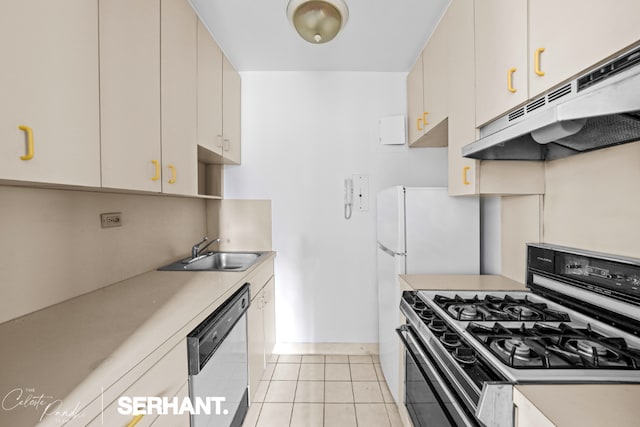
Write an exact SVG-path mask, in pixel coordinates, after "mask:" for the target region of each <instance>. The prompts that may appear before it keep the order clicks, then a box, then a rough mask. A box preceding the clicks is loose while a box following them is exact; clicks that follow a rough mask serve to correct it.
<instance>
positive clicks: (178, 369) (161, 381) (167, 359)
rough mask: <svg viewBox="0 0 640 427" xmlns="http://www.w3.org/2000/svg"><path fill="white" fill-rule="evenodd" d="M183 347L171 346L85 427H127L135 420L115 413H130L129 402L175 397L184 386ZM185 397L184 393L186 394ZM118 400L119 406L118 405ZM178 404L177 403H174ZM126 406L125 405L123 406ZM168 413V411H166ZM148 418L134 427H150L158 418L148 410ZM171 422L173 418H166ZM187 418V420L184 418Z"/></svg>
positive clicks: (185, 362) (142, 419) (139, 421)
mask: <svg viewBox="0 0 640 427" xmlns="http://www.w3.org/2000/svg"><path fill="white" fill-rule="evenodd" d="M187 379H188V372H187V344H186V342H185V341H180V343H179V344H178V345H177V346H175V347H174V348H173V349H171V351H169V353H167V354H166V355H165V356H164V357H163V358H162V359H160V360H159V361H158V362H157V363H156V364H155V365H153V366H152V367H151V368H150V369H149V370H148V371H147V372H145V373H144V374H143V375H142V376H141V377H140V378H139V379H138V380H137V381H136V382H135V383H134V384H132V385H131V387H129V388H128V389H127V390H126V391H125V392H124V393H122V394H121V395H120V397H119V398H118V399H116V400H115V401H114V402H111V403H109V404H108V405H107V406H106V407H105V408H104V410H103V411H102V412H101V413H100V415H98V416H97V417H96V418H95V419H94V420H93V421H91V422H90V423H89V424H88V425H89V426H105V425H108V426H114V427H119V426H122V427H128V426H130V425H132V424H131V423H132V422H133V421H134V420H135V419H137V418H136V416H135V415H132V414H130V413H128V414H120V413H119V412H118V409H121V410H129V411H130V410H131V408H132V407H135V405H132V400H131V399H133V398H135V397H143V398H149V397H160V398H163V397H166V398H168V399H171V398H173V397H174V396H176V393H178V392H179V391H180V390H182V389H181V387H184V386H185V385H186V383H187ZM187 393H188V392H187ZM120 398H122V399H123V400H122V405H121V404H120V403H119V400H120ZM178 401H179V402H182V400H181V399H179V400H178ZM125 403H126V405H125ZM169 411H172V410H171V409H169ZM151 412H153V413H150V414H148V415H143V416H142V417H141V418H139V419H138V422H137V423H136V424H135V426H136V427H144V426H150V425H151V424H152V423H153V422H154V421H155V420H156V418H158V411H157V409H152V410H151ZM167 418H173V417H167ZM187 418H188V417H187Z"/></svg>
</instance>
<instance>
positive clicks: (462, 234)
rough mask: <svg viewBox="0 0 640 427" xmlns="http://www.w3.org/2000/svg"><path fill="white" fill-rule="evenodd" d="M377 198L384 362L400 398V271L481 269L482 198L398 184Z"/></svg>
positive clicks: (380, 329)
mask: <svg viewBox="0 0 640 427" xmlns="http://www.w3.org/2000/svg"><path fill="white" fill-rule="evenodd" d="M376 204H377V218H376V221H377V241H378V338H379V343H380V364H381V367H382V371H383V373H384V376H385V379H386V381H387V384H388V385H389V389H390V391H391V394H393V397H394V399H395V400H396V402H398V390H399V384H400V381H401V379H400V373H399V366H400V354H401V350H400V348H401V347H400V344H399V340H398V337H397V335H396V333H395V329H396V328H397V327H398V326H399V324H400V309H399V305H400V286H399V283H398V275H399V274H479V272H480V203H479V199H478V197H449V195H448V194H447V189H446V188H431V187H413V188H412V187H392V188H388V189H385V190H381V191H379V192H378V195H377V202H376ZM400 403H401V402H400Z"/></svg>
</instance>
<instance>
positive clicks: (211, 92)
mask: <svg viewBox="0 0 640 427" xmlns="http://www.w3.org/2000/svg"><path fill="white" fill-rule="evenodd" d="M222 139H223V137H222V51H221V50H220V48H219V47H218V45H217V44H216V42H215V41H214V40H213V38H212V37H211V35H210V34H209V31H208V30H207V29H206V27H205V26H204V25H203V24H202V23H201V22H200V21H198V145H201V146H202V147H204V148H206V149H207V150H209V151H211V152H214V153H216V154H219V155H222V147H223V140H222Z"/></svg>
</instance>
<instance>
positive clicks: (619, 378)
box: [398, 244, 640, 426]
mask: <svg viewBox="0 0 640 427" xmlns="http://www.w3.org/2000/svg"><path fill="white" fill-rule="evenodd" d="M527 251H528V278H527V286H528V287H529V289H530V291H490V292H474V291H452V290H446V291H432V290H430V291H417V292H404V293H403V295H402V300H401V303H400V308H401V311H402V313H403V314H404V315H405V317H406V318H407V323H406V325H404V326H402V327H401V328H399V330H398V333H399V335H400V337H401V339H402V341H403V342H404V344H405V347H406V349H407V352H406V353H407V360H408V363H409V362H410V364H411V365H412V366H413V365H415V371H416V372H422V374H424V375H421V376H422V377H425V378H427V380H426V381H427V382H431V383H434V384H432V386H433V388H431V390H433V394H434V395H437V394H438V390H440V391H443V393H441V394H442V397H441V399H440V402H441V403H442V404H441V406H442V407H443V412H444V413H445V414H446V413H447V412H449V416H448V418H449V421H451V422H450V424H446V423H445V424H444V425H482V424H485V425H506V426H508V425H510V424H509V419H511V418H512V417H509V414H506V415H504V416H503V418H504V419H503V420H501V421H498V420H496V419H495V418H492V417H495V414H494V413H493V410H491V409H490V408H492V407H495V405H496V402H498V401H499V400H500V399H503V400H504V399H505V396H507V398H508V395H510V394H509V391H508V390H510V389H511V386H512V385H513V384H522V383H577V382H584V383H594V382H598V383H599V382H615V383H620V382H632V383H640V337H639V334H640V298H639V297H640V289H639V288H640V260H637V259H630V258H623V257H613V256H610V255H605V254H598V253H594V252H587V251H581V250H577V249H571V248H564V247H559V246H551V245H543V244H537V245H528V248H527ZM409 359H411V360H409ZM407 381H409V378H408V377H407ZM411 386H413V385H411ZM407 394H408V395H409V394H410V391H409V390H407ZM436 400H437V399H436ZM410 406H411V408H410ZM407 407H408V409H409V413H410V414H411V413H412V409H413V410H414V412H415V410H416V408H418V406H415V405H411V404H408V406H407ZM487 417H489V418H487ZM412 418H414V417H412ZM415 418H416V419H418V418H419V416H418V415H416V416H415ZM416 419H414V424H415V425H416V426H419V425H421V423H420V422H419V420H418V421H416ZM443 419H444V418H443Z"/></svg>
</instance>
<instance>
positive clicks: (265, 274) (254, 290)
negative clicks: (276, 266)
mask: <svg viewBox="0 0 640 427" xmlns="http://www.w3.org/2000/svg"><path fill="white" fill-rule="evenodd" d="M272 277H273V260H272V261H267V262H265V263H264V264H262V265H261V266H260V267H258V268H257V269H256V270H255V271H254V272H253V273H251V275H249V277H248V278H247V282H249V284H250V285H251V301H253V300H254V298H255V297H256V295H258V294H259V293H260V291H261V290H262V288H264V285H266V284H267V282H268V281H269V279H270V278H272Z"/></svg>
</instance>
